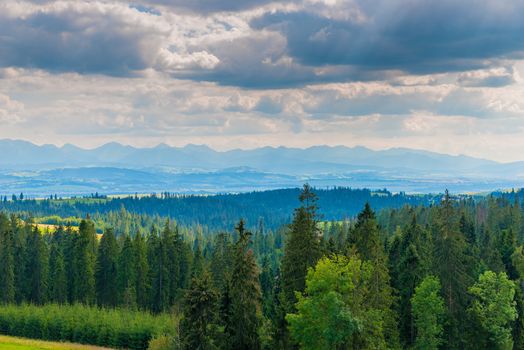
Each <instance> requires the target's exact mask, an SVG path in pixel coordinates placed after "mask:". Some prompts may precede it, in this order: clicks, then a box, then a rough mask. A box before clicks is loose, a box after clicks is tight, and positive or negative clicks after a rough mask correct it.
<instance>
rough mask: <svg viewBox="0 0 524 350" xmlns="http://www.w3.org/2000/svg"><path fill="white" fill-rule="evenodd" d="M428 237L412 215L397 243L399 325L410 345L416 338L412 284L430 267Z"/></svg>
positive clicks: (430, 248)
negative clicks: (412, 310) (398, 252)
mask: <svg viewBox="0 0 524 350" xmlns="http://www.w3.org/2000/svg"><path fill="white" fill-rule="evenodd" d="M430 244H431V239H430V237H429V235H427V234H426V232H425V231H424V230H423V228H422V227H421V226H420V225H418V224H417V220H416V216H415V215H413V218H412V220H411V224H410V225H409V226H408V227H407V228H406V229H405V232H404V233H403V234H402V236H401V238H400V243H399V250H400V254H399V256H398V258H397V261H396V263H397V266H396V270H397V272H396V273H397V283H396V285H395V287H396V288H397V289H398V292H399V297H400V300H399V311H400V312H399V317H400V318H399V326H400V330H401V334H402V335H403V336H402V338H403V339H402V340H403V341H404V343H405V344H407V345H412V344H413V342H414V340H415V324H414V319H413V317H412V312H411V307H412V305H411V298H412V297H413V294H414V293H415V288H416V287H417V286H418V285H419V283H420V282H421V281H422V279H424V277H425V276H426V275H427V274H428V273H429V271H430V269H431V263H432V261H431V253H432V247H431V245H430Z"/></svg>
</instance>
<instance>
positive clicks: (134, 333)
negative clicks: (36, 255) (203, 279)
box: [0, 304, 174, 350]
mask: <svg viewBox="0 0 524 350" xmlns="http://www.w3.org/2000/svg"><path fill="white" fill-rule="evenodd" d="M0 333H3V334H6V335H12V336H19V337H26V338H34V339H43V340H54V341H70V342H75V343H83V344H92V345H99V346H108V347H114V348H127V349H137V350H140V349H147V348H148V345H149V343H150V341H151V339H153V338H155V337H159V338H157V339H162V338H163V337H162V335H164V334H167V335H169V336H166V337H172V335H173V334H174V327H173V326H172V321H171V317H170V316H169V315H165V314H164V315H158V316H154V315H151V314H150V313H147V312H139V311H130V310H124V309H115V310H108V309H100V308H97V307H89V306H84V305H55V304H49V305H45V306H34V305H1V306H0ZM171 349H172V348H171Z"/></svg>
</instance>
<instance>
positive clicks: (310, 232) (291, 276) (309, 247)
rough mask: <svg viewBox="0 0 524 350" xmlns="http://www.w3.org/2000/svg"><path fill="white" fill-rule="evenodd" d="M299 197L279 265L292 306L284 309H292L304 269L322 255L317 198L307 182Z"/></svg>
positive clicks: (303, 281) (302, 285)
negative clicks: (280, 264)
mask: <svg viewBox="0 0 524 350" xmlns="http://www.w3.org/2000/svg"><path fill="white" fill-rule="evenodd" d="M299 199H300V203H301V206H300V207H299V208H297V209H296V210H295V214H294V217H293V222H292V224H291V227H290V232H289V236H288V238H287V240H286V244H285V247H284V257H283V259H282V266H281V273H282V292H283V297H284V298H285V304H287V305H290V306H291V309H289V310H286V312H291V311H293V308H294V306H293V305H294V304H295V302H296V297H295V292H303V291H304V289H305V287H306V275H307V271H308V269H309V268H310V267H313V266H315V264H316V262H317V261H318V259H319V258H320V256H321V249H320V230H319V228H318V225H317V224H318V216H317V209H318V207H317V200H318V198H317V196H316V195H315V194H314V193H313V190H312V189H311V187H310V186H309V185H308V184H306V185H304V188H303V190H302V193H301V194H300V197H299Z"/></svg>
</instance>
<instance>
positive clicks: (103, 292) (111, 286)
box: [95, 229, 118, 307]
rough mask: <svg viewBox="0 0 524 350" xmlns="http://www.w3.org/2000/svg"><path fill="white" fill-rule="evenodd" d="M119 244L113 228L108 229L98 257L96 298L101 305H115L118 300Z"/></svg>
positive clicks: (103, 236)
mask: <svg viewBox="0 0 524 350" xmlns="http://www.w3.org/2000/svg"><path fill="white" fill-rule="evenodd" d="M117 259H118V244H117V242H116V238H115V234H114V232H113V229H106V230H105V232H104V234H103V235H102V238H101V239H100V245H99V247H98V258H97V259H96V271H95V280H96V298H97V301H98V304H99V305H102V306H108V307H115V306H116V305H117V302H118V289H117V284H116V278H117Z"/></svg>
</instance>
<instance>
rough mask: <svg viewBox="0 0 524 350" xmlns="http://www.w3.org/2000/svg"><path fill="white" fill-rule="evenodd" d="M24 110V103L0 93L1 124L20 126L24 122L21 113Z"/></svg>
mask: <svg viewBox="0 0 524 350" xmlns="http://www.w3.org/2000/svg"><path fill="white" fill-rule="evenodd" d="M23 109H24V105H23V103H21V102H19V101H15V100H13V99H11V98H10V97H9V96H7V95H4V94H2V93H0V123H2V124H18V123H20V122H22V121H23V119H22V117H20V115H19V114H20V112H22V111H23Z"/></svg>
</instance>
